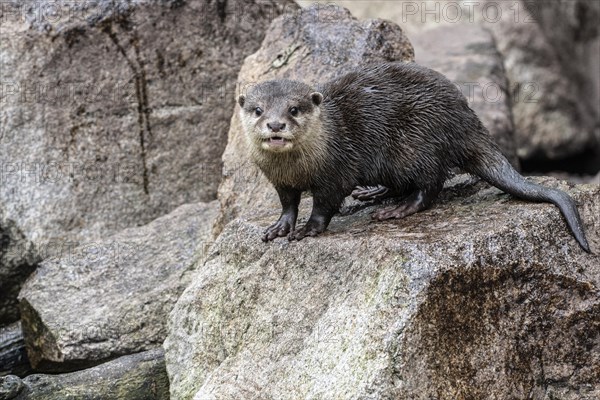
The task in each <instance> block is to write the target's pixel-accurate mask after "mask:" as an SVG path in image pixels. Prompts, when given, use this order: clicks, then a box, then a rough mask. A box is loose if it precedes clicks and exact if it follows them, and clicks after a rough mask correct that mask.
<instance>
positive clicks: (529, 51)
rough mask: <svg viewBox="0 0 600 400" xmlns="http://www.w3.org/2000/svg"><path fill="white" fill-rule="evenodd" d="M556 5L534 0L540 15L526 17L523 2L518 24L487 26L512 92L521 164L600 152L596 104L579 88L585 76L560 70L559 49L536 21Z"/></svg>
mask: <svg viewBox="0 0 600 400" xmlns="http://www.w3.org/2000/svg"><path fill="white" fill-rule="evenodd" d="M497 3H498V4H501V5H502V6H503V8H502V10H503V13H504V14H505V15H510V14H509V13H510V8H509V7H511V5H510V4H508V3H504V2H497ZM552 3H557V2H556V1H550V2H547V1H536V2H535V6H534V8H535V9H537V11H535V12H534V13H533V15H529V16H528V15H527V13H526V10H527V8H526V2H525V1H522V2H519V3H518V4H519V6H518V7H519V8H520V9H522V13H521V17H520V20H519V21H518V22H515V21H514V20H513V19H511V18H502V19H501V20H500V21H499V22H498V23H487V24H486V26H488V27H489V29H491V30H492V31H493V32H494V36H495V37H496V40H497V43H498V48H499V50H500V52H501V53H502V54H503V56H504V62H505V65H506V70H507V72H508V79H509V80H510V82H511V87H512V90H513V92H514V95H513V115H514V119H515V125H516V126H517V128H518V129H517V136H516V139H517V145H518V148H519V150H518V153H519V156H520V157H521V158H523V159H540V158H541V159H549V160H556V159H561V158H567V157H573V156H577V155H579V154H582V153H585V152H586V150H587V149H589V148H590V147H593V148H595V149H597V150H600V119H599V117H600V115H599V110H598V107H599V106H598V103H591V102H590V100H592V98H590V97H584V94H585V92H584V91H582V90H581V85H578V83H577V82H578V81H580V80H581V79H582V78H583V77H582V76H580V75H577V74H576V72H575V69H565V68H562V64H561V60H560V58H561V57H560V56H559V54H560V50H559V49H557V48H556V47H554V46H553V45H552V42H550V41H549V40H548V39H547V36H546V34H545V32H544V31H543V29H542V27H541V26H540V24H539V23H537V22H535V19H536V18H537V17H536V15H537V14H539V13H542V12H544V9H545V8H546V7H547V6H548V4H552ZM561 3H564V4H566V3H571V4H574V3H577V2H573V1H563V2H561ZM580 3H581V2H580ZM596 4H597V2H596ZM512 7H514V5H513V6H512ZM561 18H563V17H562V15H556V18H555V21H557V20H559V19H561ZM526 21H529V22H526ZM597 22H598V18H596V19H595V24H596V27H595V29H596V36H598V26H597ZM484 23H485V22H484ZM552 25H553V26H554V24H552ZM552 29H554V28H552ZM582 29H588V28H582ZM573 61H574V60H571V62H573ZM589 84H590V83H589V82H587V83H586V85H589ZM595 131H596V132H595ZM597 154H600V152H598V153H597ZM598 169H600V164H598V165H597V169H596V170H598Z"/></svg>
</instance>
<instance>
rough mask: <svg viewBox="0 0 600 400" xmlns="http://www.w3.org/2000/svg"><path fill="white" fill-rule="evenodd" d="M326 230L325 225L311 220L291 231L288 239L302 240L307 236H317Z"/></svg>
mask: <svg viewBox="0 0 600 400" xmlns="http://www.w3.org/2000/svg"><path fill="white" fill-rule="evenodd" d="M324 231H325V227H324V226H322V225H320V224H317V223H311V221H308V222H307V223H306V225H304V226H303V227H301V228H298V229H296V230H294V231H293V232H291V233H290V234H289V235H288V240H289V241H290V242H291V241H292V240H302V239H304V238H305V237H307V236H313V237H314V236H317V235H318V234H319V233H323V232H324Z"/></svg>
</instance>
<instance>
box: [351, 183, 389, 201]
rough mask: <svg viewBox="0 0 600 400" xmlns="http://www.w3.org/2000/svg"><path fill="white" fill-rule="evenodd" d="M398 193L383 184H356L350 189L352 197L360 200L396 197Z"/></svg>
mask: <svg viewBox="0 0 600 400" xmlns="http://www.w3.org/2000/svg"><path fill="white" fill-rule="evenodd" d="M398 195H399V193H398V192H397V191H395V190H392V189H390V188H387V187H385V186H381V185H378V186H374V187H371V186H358V187H357V188H356V189H354V190H353V191H352V197H354V198H355V199H356V200H360V201H371V200H383V199H387V198H389V197H397V196H398Z"/></svg>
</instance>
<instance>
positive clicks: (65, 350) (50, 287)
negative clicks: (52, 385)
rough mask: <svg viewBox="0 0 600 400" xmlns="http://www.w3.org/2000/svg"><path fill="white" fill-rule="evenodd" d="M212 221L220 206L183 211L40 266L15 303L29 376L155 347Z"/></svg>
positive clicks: (197, 206) (200, 254) (201, 205)
mask: <svg viewBox="0 0 600 400" xmlns="http://www.w3.org/2000/svg"><path fill="white" fill-rule="evenodd" d="M217 213H218V202H217V201H213V202H211V203H208V204H204V203H199V204H190V205H184V206H181V207H179V208H178V209H176V210H175V211H173V212H172V213H170V214H168V215H166V216H164V217H161V218H158V219H157V220H155V221H153V222H151V223H150V224H148V225H146V226H143V227H139V228H129V229H126V230H124V231H123V232H120V233H118V234H116V235H114V236H111V237H107V238H105V239H103V240H99V241H96V242H92V243H88V244H87V245H85V246H82V247H77V248H73V249H68V251H66V252H65V253H64V254H62V255H61V257H54V258H50V259H47V260H45V261H43V262H42V263H41V264H40V266H39V268H38V269H37V270H36V272H35V273H34V274H33V275H32V276H31V278H30V279H29V280H28V281H27V282H26V283H25V285H24V287H23V289H22V291H21V293H20V295H19V298H20V309H21V318H22V324H23V332H24V336H25V343H26V345H27V352H28V355H29V359H30V361H31V364H32V366H33V367H34V369H36V370H38V371H69V370H73V369H81V368H84V367H88V366H90V365H95V364H97V363H98V362H99V361H102V360H107V359H110V358H114V357H116V356H120V355H124V354H131V353H135V352H139V351H143V350H148V349H152V348H155V347H157V346H160V345H161V343H162V342H163V340H164V338H165V336H166V318H167V314H168V313H169V312H170V311H171V308H172V307H173V305H174V304H175V302H176V301H177V298H178V297H179V295H180V294H181V293H182V292H183V290H184V289H185V287H186V286H187V285H188V284H189V283H190V279H191V277H190V272H191V271H192V268H193V267H194V266H195V263H196V262H197V261H198V259H199V258H202V257H203V253H204V250H205V248H206V247H207V246H209V245H210V244H211V243H212V236H211V228H212V224H213V221H214V219H215V217H216V215H217Z"/></svg>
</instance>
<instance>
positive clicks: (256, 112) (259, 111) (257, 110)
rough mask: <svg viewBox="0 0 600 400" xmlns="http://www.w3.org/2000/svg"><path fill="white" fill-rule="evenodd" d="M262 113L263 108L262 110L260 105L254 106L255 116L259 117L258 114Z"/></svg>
mask: <svg viewBox="0 0 600 400" xmlns="http://www.w3.org/2000/svg"><path fill="white" fill-rule="evenodd" d="M262 113H263V110H262V108H260V107H256V108H255V109H254V114H256V116H257V117H260V116H261V115H262Z"/></svg>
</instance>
